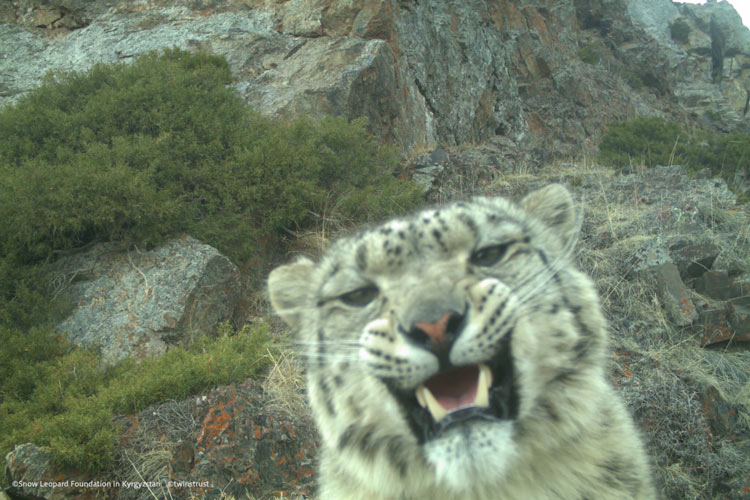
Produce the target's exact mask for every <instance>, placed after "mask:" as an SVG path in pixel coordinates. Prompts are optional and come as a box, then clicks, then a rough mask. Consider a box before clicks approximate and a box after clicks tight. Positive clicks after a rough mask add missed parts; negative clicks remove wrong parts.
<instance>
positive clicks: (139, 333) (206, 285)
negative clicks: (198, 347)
mask: <svg viewBox="0 0 750 500" xmlns="http://www.w3.org/2000/svg"><path fill="white" fill-rule="evenodd" d="M58 267H59V274H58V276H59V277H60V278H61V279H62V280H64V281H69V282H72V283H70V284H69V285H62V286H61V288H62V291H63V293H65V294H67V295H68V296H69V297H70V299H71V300H72V302H73V304H74V309H73V311H72V312H71V313H70V315H69V316H68V317H67V318H65V319H64V320H63V321H62V322H60V323H59V324H58V325H57V327H56V329H57V331H59V332H61V333H64V334H65V335H66V336H67V337H68V338H69V339H70V340H71V341H73V342H74V343H76V344H78V345H81V346H84V347H89V346H94V347H96V348H98V349H99V350H100V352H101V354H102V361H103V363H105V364H111V363H115V362H117V361H119V360H121V359H123V358H125V357H128V356H133V357H136V358H141V357H144V356H154V355H159V354H162V353H164V352H165V351H166V350H167V349H168V347H169V346H170V345H188V344H190V343H191V341H192V340H193V339H195V338H196V337H198V336H200V335H203V334H209V333H213V332H214V331H215V329H216V326H217V325H218V323H219V322H221V321H223V320H226V319H229V318H231V316H232V313H233V309H234V306H235V304H236V303H237V301H238V299H239V295H240V289H241V287H240V281H239V270H238V269H237V267H236V266H235V265H234V264H232V262H230V260H229V259H228V258H226V257H225V256H223V255H221V254H220V253H219V252H218V251H217V250H216V249H215V248H213V247H210V246H208V245H205V244H203V243H201V242H200V241H198V240H196V239H194V238H192V237H190V236H184V237H181V238H177V239H173V240H171V241H169V242H167V243H166V244H164V245H162V246H161V247H159V248H155V249H154V250H151V251H139V250H138V249H130V250H123V249H121V248H118V247H116V246H114V245H112V244H102V245H98V246H96V247H95V248H93V249H91V250H89V251H87V252H85V253H81V254H78V255H75V256H72V257H67V258H65V259H62V260H61V261H60V262H59V264H58Z"/></svg>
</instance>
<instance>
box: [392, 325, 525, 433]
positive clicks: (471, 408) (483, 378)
mask: <svg viewBox="0 0 750 500" xmlns="http://www.w3.org/2000/svg"><path fill="white" fill-rule="evenodd" d="M392 393H393V394H394V395H395V396H396V399H397V400H398V401H399V402H400V403H401V405H402V406H403V407H404V409H405V410H406V415H407V416H408V419H409V424H410V426H411V427H412V430H413V431H414V433H415V435H416V436H417V437H418V438H419V439H420V441H421V442H426V441H429V440H430V439H433V438H435V437H436V436H438V435H439V434H440V433H442V432H444V431H446V430H447V429H449V428H451V427H454V426H457V425H461V424H463V423H465V422H468V421H471V420H495V421H497V420H511V419H515V418H516V417H517V415H518V394H517V391H516V388H515V383H514V377H513V360H512V357H511V355H510V335H509V336H507V337H506V338H505V339H503V342H502V344H501V346H500V350H499V352H498V353H497V354H496V355H495V357H494V358H492V359H489V360H487V361H485V362H483V363H479V364H476V365H466V366H451V367H447V368H445V369H443V370H441V371H440V372H439V373H437V374H436V375H433V376H432V377H430V378H429V379H427V380H424V381H423V382H422V383H421V384H419V386H418V387H417V389H416V390H415V391H413V392H410V393H408V392H403V391H392Z"/></svg>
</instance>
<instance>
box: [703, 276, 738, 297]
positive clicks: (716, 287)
mask: <svg viewBox="0 0 750 500" xmlns="http://www.w3.org/2000/svg"><path fill="white" fill-rule="evenodd" d="M730 285H731V281H730V279H729V274H728V273H727V272H726V271H708V272H706V273H703V275H701V276H700V277H699V278H698V279H697V280H695V291H696V292H698V293H701V294H703V295H705V296H707V297H711V298H714V299H718V300H727V299H730V298H732V296H733V293H732V289H731V286H730Z"/></svg>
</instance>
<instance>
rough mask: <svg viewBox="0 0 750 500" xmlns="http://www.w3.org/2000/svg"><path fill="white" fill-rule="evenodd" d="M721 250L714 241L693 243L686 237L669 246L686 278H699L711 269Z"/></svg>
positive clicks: (681, 272) (674, 259)
mask: <svg viewBox="0 0 750 500" xmlns="http://www.w3.org/2000/svg"><path fill="white" fill-rule="evenodd" d="M720 252H721V249H720V248H719V247H718V246H717V245H715V244H714V243H711V242H704V243H693V242H691V241H690V240H688V239H685V238H680V239H679V241H676V242H674V243H672V244H671V245H670V247H669V254H670V256H671V258H672V261H673V262H674V263H675V264H676V265H677V268H678V269H679V271H680V276H682V278H683V279H685V280H687V279H691V278H697V277H698V276H700V275H701V274H703V273H704V272H706V271H708V270H710V269H711V266H712V265H713V263H714V261H715V260H716V257H718V256H719V253H720Z"/></svg>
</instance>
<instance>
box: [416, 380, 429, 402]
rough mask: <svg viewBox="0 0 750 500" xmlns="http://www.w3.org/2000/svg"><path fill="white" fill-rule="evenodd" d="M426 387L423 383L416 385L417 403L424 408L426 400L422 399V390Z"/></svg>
mask: <svg viewBox="0 0 750 500" xmlns="http://www.w3.org/2000/svg"><path fill="white" fill-rule="evenodd" d="M426 390H427V388H426V387H425V386H424V384H419V387H417V403H419V406H421V407H422V408H424V407H425V406H427V401H425V399H424V391H426Z"/></svg>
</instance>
